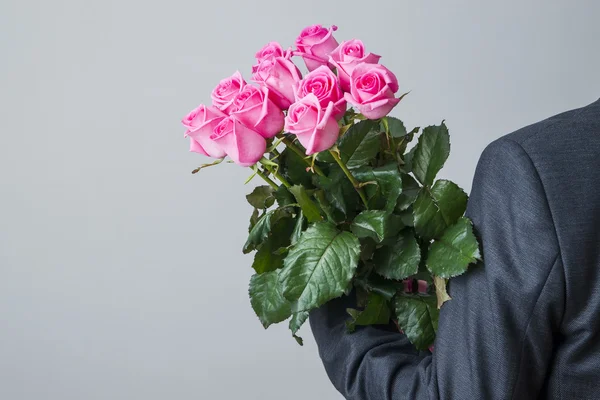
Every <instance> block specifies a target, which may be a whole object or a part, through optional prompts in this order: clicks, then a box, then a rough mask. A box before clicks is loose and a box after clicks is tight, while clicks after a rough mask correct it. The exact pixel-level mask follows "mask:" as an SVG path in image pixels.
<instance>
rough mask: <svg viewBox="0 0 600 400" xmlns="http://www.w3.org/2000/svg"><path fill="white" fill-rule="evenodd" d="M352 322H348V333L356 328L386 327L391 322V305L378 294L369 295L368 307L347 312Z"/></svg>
mask: <svg viewBox="0 0 600 400" xmlns="http://www.w3.org/2000/svg"><path fill="white" fill-rule="evenodd" d="M347 311H348V313H349V314H350V316H351V317H352V319H351V320H349V321H346V328H347V329H348V332H354V331H355V330H356V326H365V325H384V324H387V323H389V322H390V315H391V312H390V305H389V303H388V301H387V300H386V298H385V297H383V296H380V295H379V294H377V293H369V297H368V300H367V306H366V307H365V309H364V310H362V311H358V310H354V309H348V310H347Z"/></svg>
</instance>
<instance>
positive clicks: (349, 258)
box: [280, 222, 360, 312]
mask: <svg viewBox="0 0 600 400" xmlns="http://www.w3.org/2000/svg"><path fill="white" fill-rule="evenodd" d="M359 254H360V244H359V241H358V239H357V238H356V236H354V235H353V234H351V233H349V232H343V231H340V230H338V229H337V228H336V227H335V225H333V224H331V223H329V222H319V223H316V224H314V225H312V226H310V227H309V228H308V229H307V230H306V231H305V232H304V233H303V234H302V236H301V237H300V239H299V241H298V243H297V244H296V245H295V246H294V247H293V248H292V249H291V250H290V252H289V253H288V255H287V257H286V258H285V260H284V267H283V269H282V270H281V271H282V272H281V275H280V282H281V286H282V288H283V295H284V296H285V297H286V298H287V299H288V300H289V301H291V302H293V306H292V308H293V310H294V312H300V311H308V310H311V309H313V308H316V307H319V306H320V305H322V304H324V303H326V302H327V301H329V300H331V299H334V298H336V297H339V296H341V295H342V293H344V290H345V289H346V287H347V286H348V284H349V283H350V280H351V279H352V276H353V275H354V271H356V267H357V263H358V256H359Z"/></svg>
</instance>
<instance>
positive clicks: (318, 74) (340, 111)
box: [296, 65, 346, 120]
mask: <svg viewBox="0 0 600 400" xmlns="http://www.w3.org/2000/svg"><path fill="white" fill-rule="evenodd" d="M309 93H312V94H314V95H315V96H317V99H319V103H320V104H321V108H327V106H328V105H329V102H330V101H331V102H333V116H334V117H335V118H336V119H338V120H339V119H340V118H342V117H343V116H344V113H345V112H346V100H345V99H344V93H343V92H342V89H341V88H340V83H339V80H338V78H337V76H335V74H334V73H333V72H331V70H330V69H329V68H328V67H326V66H324V65H321V66H320V67H319V68H317V69H315V70H314V71H312V72H309V73H308V74H307V75H306V76H305V77H304V79H302V80H301V81H300V82H299V83H298V84H297V85H296V99H301V98H303V97H306V96H307V95H308V94H309Z"/></svg>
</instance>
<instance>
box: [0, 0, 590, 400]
mask: <svg viewBox="0 0 600 400" xmlns="http://www.w3.org/2000/svg"><path fill="white" fill-rule="evenodd" d="M599 19H600V2H598V1H592V0H590V1H583V0H576V1H574V0H570V1H548V0H546V1H523V0H520V1H497V2H495V3H494V4H491V2H481V1H468V2H467V1H438V2H433V1H420V2H417V1H398V0H387V1H373V0H369V1H358V0H344V1H341V2H338V1H327V2H325V1H323V0H319V1H317V0H300V1H294V2H289V1H283V0H277V1H276V0H270V1H268V0H257V1H248V2H238V3H235V2H225V1H211V2H210V3H209V2H207V1H205V0H195V1H181V0H171V1H168V2H158V1H142V0H119V1H116V0H114V1H111V0H103V1H93V2H92V1H65V0H54V1H42V0H37V1H27V0H2V1H0V113H1V114H0V115H1V118H0V132H1V134H0V205H1V207H0V398H1V399H7V400H18V399H32V400H33V399H36V400H37V399H60V400H69V399H112V400H116V399H144V400H153V399H181V400H183V399H238V398H243V399H261V400H268V399H282V398H285V399H290V400H293V399H338V398H339V395H338V394H337V392H335V390H334V389H333V388H332V387H331V386H330V384H329V381H328V380H327V377H326V376H325V373H324V370H323V368H322V366H321V364H320V361H319V358H318V356H317V350H316V347H315V344H314V342H313V340H312V338H311V333H310V330H309V329H307V327H305V329H303V331H302V336H304V338H305V339H306V345H305V347H304V348H301V347H299V346H297V345H296V344H295V342H294V341H293V340H292V338H291V337H290V335H289V334H288V332H287V331H286V327H285V326H284V325H281V326H275V327H273V328H270V329H269V330H268V331H264V330H263V329H262V327H261V325H260V323H259V322H258V320H257V319H256V317H255V316H254V315H253V312H252V310H251V308H250V305H249V301H248V297H247V282H248V278H249V277H250V275H251V269H250V267H249V263H250V262H251V258H250V257H249V256H244V255H242V254H241V251H240V250H239V249H240V247H241V245H242V244H243V241H244V239H245V233H246V227H247V217H248V215H249V213H250V208H249V206H248V205H246V203H245V199H244V197H243V196H244V194H245V193H247V192H248V191H250V190H251V186H252V185H253V184H255V182H253V183H252V184H251V185H249V186H244V185H243V182H244V180H245V178H246V177H247V176H248V171H247V170H245V169H243V168H240V167H237V166H235V165H221V166H219V167H218V168H213V169H209V170H206V171H203V172H202V173H200V174H199V175H196V176H193V175H191V174H190V171H191V170H192V169H193V168H194V167H196V166H197V165H199V164H200V163H202V162H204V159H203V158H202V157H200V156H198V155H196V154H191V153H188V152H187V150H188V143H187V141H186V140H184V139H183V137H182V135H183V128H182V127H181V126H180V125H179V120H180V119H181V117H183V115H184V114H185V113H187V111H189V110H190V109H191V108H193V107H195V106H196V105H197V104H198V103H200V102H208V101H209V99H210V98H209V93H210V90H211V89H212V88H213V86H214V85H215V84H216V83H217V82H218V80H219V79H220V78H222V77H225V76H228V75H230V74H231V73H232V72H233V71H235V70H236V69H239V70H240V71H242V72H243V73H244V75H245V77H247V78H249V73H248V72H249V69H250V66H251V64H252V62H253V55H254V52H255V51H256V50H258V49H259V48H260V47H261V46H262V45H263V44H265V43H266V42H268V41H270V40H278V41H280V42H281V43H283V44H284V45H285V46H288V45H291V44H292V43H293V40H294V38H295V37H296V35H297V34H298V33H299V32H300V30H301V29H302V28H303V27H304V26H306V25H310V24H312V23H323V24H327V25H329V24H337V25H339V27H340V29H339V31H338V32H337V34H336V36H337V38H338V39H339V40H343V39H351V38H354V37H357V38H361V39H362V40H363V41H364V42H365V44H366V46H367V47H368V49H370V50H372V51H373V52H376V53H379V54H381V55H383V59H382V63H384V64H385V65H386V66H388V67H389V68H390V69H391V70H392V71H394V72H395V73H396V74H397V75H398V78H399V81H400V85H401V90H404V91H407V90H412V92H411V94H410V95H409V96H408V97H406V98H405V100H404V101H403V102H402V103H401V104H400V105H399V106H398V107H397V108H396V109H395V111H394V113H393V115H395V116H398V117H400V118H402V119H403V120H405V122H406V123H407V125H408V126H411V127H412V126H415V125H420V126H424V125H428V124H433V123H439V121H440V120H441V119H442V118H445V119H446V121H447V124H448V125H449V127H450V129H451V134H452V145H453V153H452V155H451V157H450V160H449V161H448V163H447V166H446V168H445V169H444V170H443V173H444V175H445V176H449V177H452V179H454V180H456V181H457V182H458V183H459V184H461V185H462V186H463V187H464V188H465V189H467V190H468V189H470V185H471V179H472V176H473V171H474V168H475V165H476V161H477V159H478V156H479V154H480V152H481V150H482V149H483V148H484V146H485V145H486V144H487V143H489V142H490V141H492V140H493V139H495V138H497V137H499V136H501V135H502V134H505V133H508V132H510V131H512V130H515V129H517V128H519V127H521V126H523V125H526V124H529V123H532V122H535V121H538V120H540V119H543V118H545V117H547V116H550V115H552V114H556V113H558V112H560V111H563V110H567V109H571V108H576V107H579V106H583V105H586V104H588V103H591V102H592V101H594V100H596V99H597V98H598V97H599V96H600V72H599V71H600V45H599V43H598V39H600V23H599V22H598V21H599Z"/></svg>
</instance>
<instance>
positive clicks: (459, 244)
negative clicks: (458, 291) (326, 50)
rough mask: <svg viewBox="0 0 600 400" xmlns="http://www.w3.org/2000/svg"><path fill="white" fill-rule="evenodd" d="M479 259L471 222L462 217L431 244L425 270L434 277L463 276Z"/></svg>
mask: <svg viewBox="0 0 600 400" xmlns="http://www.w3.org/2000/svg"><path fill="white" fill-rule="evenodd" d="M480 259H481V254H480V252H479V243H477V238H476V237H475V235H474V234H473V226H472V224H471V221H470V220H469V219H468V218H466V217H463V218H460V219H459V220H458V222H457V223H456V224H454V225H452V226H451V227H449V228H448V229H446V231H444V234H443V235H442V237H440V238H439V239H438V240H436V241H434V242H433V243H432V244H431V246H430V247H429V253H428V255H427V269H429V271H430V272H431V273H432V274H434V275H436V276H439V277H442V278H452V277H455V276H458V275H461V274H463V273H464V272H465V271H466V270H467V267H468V266H469V264H471V263H474V262H476V261H477V260H480Z"/></svg>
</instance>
